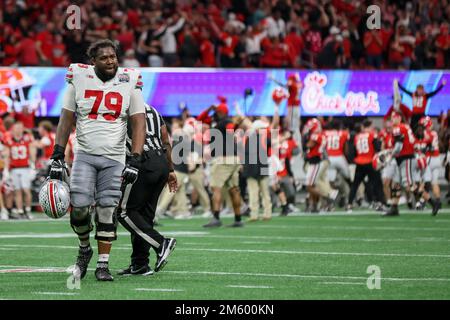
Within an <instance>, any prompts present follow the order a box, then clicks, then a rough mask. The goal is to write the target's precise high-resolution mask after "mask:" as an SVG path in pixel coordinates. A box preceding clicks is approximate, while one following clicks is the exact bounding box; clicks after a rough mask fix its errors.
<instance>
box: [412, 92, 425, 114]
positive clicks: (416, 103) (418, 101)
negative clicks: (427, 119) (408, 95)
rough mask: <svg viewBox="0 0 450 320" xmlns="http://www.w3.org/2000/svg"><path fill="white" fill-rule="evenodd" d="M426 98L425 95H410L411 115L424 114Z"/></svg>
mask: <svg viewBox="0 0 450 320" xmlns="http://www.w3.org/2000/svg"><path fill="white" fill-rule="evenodd" d="M427 103H428V98H427V96H426V95H421V96H419V95H418V94H416V93H413V95H412V104H413V109H412V113H413V114H424V113H425V109H426V107H427Z"/></svg>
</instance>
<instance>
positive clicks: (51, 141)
mask: <svg viewBox="0 0 450 320" xmlns="http://www.w3.org/2000/svg"><path fill="white" fill-rule="evenodd" d="M38 131H39V136H40V137H41V139H40V140H37V141H36V147H37V148H39V149H41V150H42V156H41V157H39V160H38V162H39V164H40V166H41V167H42V168H47V167H48V166H49V164H50V157H51V156H52V153H53V147H54V145H55V133H54V132H53V125H52V123H51V122H50V121H41V122H40V123H39V126H38Z"/></svg>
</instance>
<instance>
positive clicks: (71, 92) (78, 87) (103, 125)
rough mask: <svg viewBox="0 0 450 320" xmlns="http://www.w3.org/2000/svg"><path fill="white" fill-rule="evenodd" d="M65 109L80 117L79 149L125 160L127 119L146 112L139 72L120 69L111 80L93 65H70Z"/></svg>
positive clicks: (77, 126) (78, 119)
mask: <svg viewBox="0 0 450 320" xmlns="http://www.w3.org/2000/svg"><path fill="white" fill-rule="evenodd" d="M66 82H67V83H68V84H69V86H68V92H67V93H66V96H65V98H64V105H63V108H65V109H67V110H70V111H73V112H75V113H76V116H77V124H76V139H77V152H78V151H81V152H85V153H87V154H90V155H102V156H105V157H107V158H110V159H113V160H116V161H119V162H121V163H124V162H125V138H126V132H127V119H128V117H129V116H131V115H133V114H137V113H145V108H144V101H143V99H142V94H141V89H142V79H141V75H140V72H139V71H137V70H134V69H130V68H118V70H117V72H116V75H115V76H114V78H112V79H111V80H109V81H106V82H103V81H102V80H100V79H99V78H98V77H97V75H96V73H95V70H94V66H92V65H84V64H71V65H70V67H69V69H68V72H67V74H66Z"/></svg>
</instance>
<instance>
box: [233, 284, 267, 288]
mask: <svg viewBox="0 0 450 320" xmlns="http://www.w3.org/2000/svg"><path fill="white" fill-rule="evenodd" d="M226 287H228V288H244V289H273V287H271V286H244V285H232V284H230V285H227V286H226Z"/></svg>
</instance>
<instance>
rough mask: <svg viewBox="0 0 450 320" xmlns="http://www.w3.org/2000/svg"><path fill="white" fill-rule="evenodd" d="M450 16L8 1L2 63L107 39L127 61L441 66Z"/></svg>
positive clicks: (33, 59)
mask: <svg viewBox="0 0 450 320" xmlns="http://www.w3.org/2000/svg"><path fill="white" fill-rule="evenodd" d="M73 4H75V5H77V6H78V7H79V8H80V13H81V16H80V18H81V20H80V22H81V23H80V27H81V29H73V30H70V29H69V28H68V27H67V22H68V17H69V16H70V18H71V19H75V18H76V17H75V16H73V15H68V14H67V13H66V10H67V8H68V7H69V6H70V5H73ZM370 5H377V6H378V8H379V13H380V19H379V22H380V25H379V27H380V28H379V29H378V27H377V28H376V29H373V30H369V29H368V28H367V22H368V18H369V17H370V14H369V13H367V7H368V6H370ZM375 14H376V13H375ZM371 19H372V20H373V21H374V22H375V23H376V22H377V21H378V20H377V17H372V18H371ZM372 20H371V21H372ZM448 21H450V2H449V1H447V0H432V1H430V0H410V1H405V0H398V1H397V0H396V1H394V0H386V1H372V0H371V1H363V0H351V1H348V0H203V1H202V0H165V1H159V0H153V1H149V0H78V1H68V0H63V1H59V0H21V1H20V0H5V1H2V2H1V3H0V30H1V31H0V44H1V45H0V65H3V66H10V65H20V66H59V67H64V66H67V65H68V64H69V63H71V62H86V56H85V52H86V48H87V47H88V45H89V44H90V43H91V42H92V41H95V40H98V39H101V38H109V39H112V40H113V41H115V42H116V44H118V45H119V47H120V49H121V59H122V64H123V65H124V66H128V67H138V66H141V67H145V66H150V67H161V66H164V67H222V68H230V67H238V68H241V67H246V68H247V67H267V68H342V69H368V68H369V69H370V68H375V69H421V68H429V69H435V68H436V69H444V68H449V67H450V59H449V52H450V51H449V48H450V34H449V26H448ZM75 26H76V24H75Z"/></svg>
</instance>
